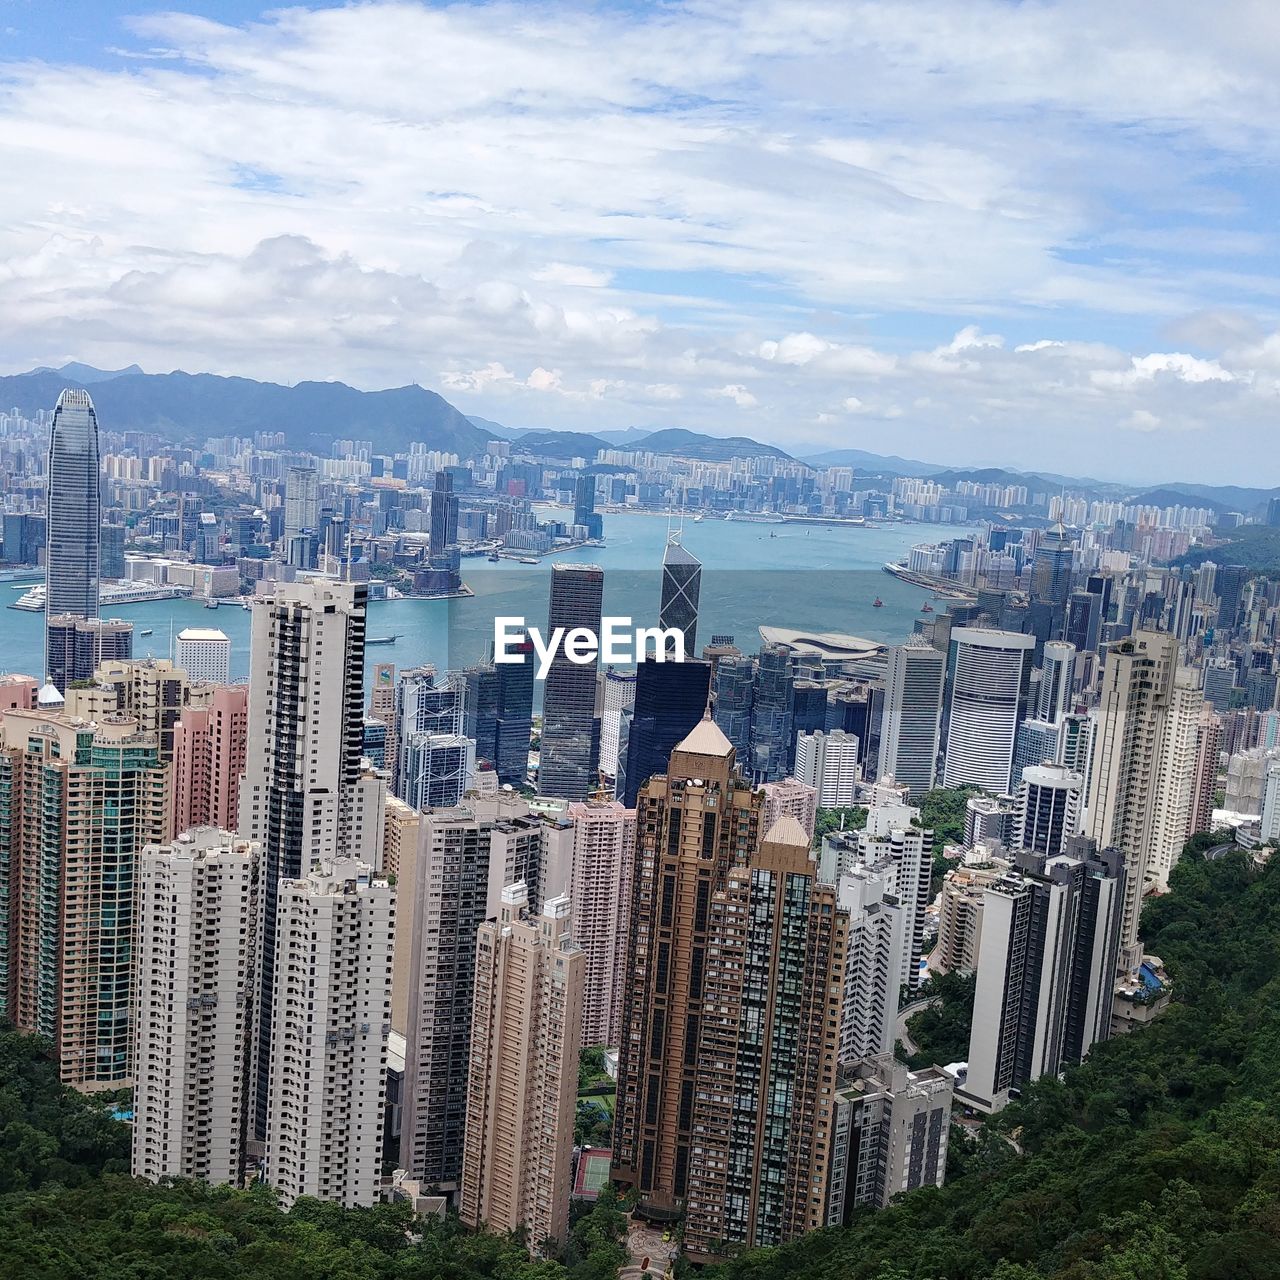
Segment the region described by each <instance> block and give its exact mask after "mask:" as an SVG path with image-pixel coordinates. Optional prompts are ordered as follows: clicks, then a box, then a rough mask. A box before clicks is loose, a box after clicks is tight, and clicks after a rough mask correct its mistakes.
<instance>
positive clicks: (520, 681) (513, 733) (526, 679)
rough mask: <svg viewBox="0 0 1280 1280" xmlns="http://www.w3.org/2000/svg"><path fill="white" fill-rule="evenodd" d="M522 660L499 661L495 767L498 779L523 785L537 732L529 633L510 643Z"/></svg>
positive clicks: (513, 650) (531, 649)
mask: <svg viewBox="0 0 1280 1280" xmlns="http://www.w3.org/2000/svg"><path fill="white" fill-rule="evenodd" d="M507 651H508V652H509V653H519V654H520V655H521V657H522V661H520V662H512V663H500V664H498V725H497V729H496V730H495V738H496V742H497V747H496V750H495V759H494V762H493V767H494V769H495V770H496V771H497V774H498V781H499V782H501V783H504V784H505V785H507V786H512V787H523V786H526V785H527V784H528V781H529V744H530V741H531V739H532V734H533V677H534V669H533V667H534V653H533V642H532V641H531V640H530V639H529V638H528V637H527V636H526V637H525V638H524V639H523V640H521V641H520V642H519V643H518V644H512V645H509V646H508V648H507Z"/></svg>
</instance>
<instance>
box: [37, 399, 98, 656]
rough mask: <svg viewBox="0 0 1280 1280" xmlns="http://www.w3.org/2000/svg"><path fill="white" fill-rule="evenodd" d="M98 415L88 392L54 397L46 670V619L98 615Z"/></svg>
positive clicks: (46, 564) (49, 509)
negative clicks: (55, 402) (55, 403)
mask: <svg viewBox="0 0 1280 1280" xmlns="http://www.w3.org/2000/svg"><path fill="white" fill-rule="evenodd" d="M98 471H99V464H98V415H97V414H96V413H95V412H94V408H93V401H92V400H91V399H90V398H89V393H88V392H87V391H81V390H77V389H72V388H68V389H67V390H66V391H64V392H63V393H62V394H61V395H60V396H59V397H58V403H57V406H56V407H55V408H54V411H53V426H52V428H51V429H50V432H49V465H48V485H49V488H48V507H47V525H46V527H47V535H46V536H47V544H46V547H45V583H46V586H45V618H46V637H45V650H46V662H45V670H46V671H51V670H52V669H53V664H52V663H51V662H50V661H49V660H48V659H49V656H50V655H49V653H48V648H49V636H48V623H49V622H50V621H51V620H53V619H55V618H63V617H68V616H70V617H73V618H96V617H97V616H98V588H99V575H100V567H99V539H100V537H101V532H100V531H101V528H102V511H101V498H100V495H99V475H98Z"/></svg>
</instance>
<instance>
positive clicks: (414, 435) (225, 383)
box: [0, 371, 494, 457]
mask: <svg viewBox="0 0 1280 1280" xmlns="http://www.w3.org/2000/svg"><path fill="white" fill-rule="evenodd" d="M66 386H87V389H89V391H90V394H91V395H92V396H93V402H94V406H95V407H96V409H97V411H98V421H99V422H100V423H101V426H102V429H103V430H104V431H108V432H110V431H159V432H163V433H165V434H167V435H170V436H173V437H174V438H175V439H191V440H196V441H199V440H203V439H205V438H206V437H208V436H211V435H215V436H216V435H251V434H252V433H253V432H255V431H283V432H284V434H285V439H286V440H287V441H288V443H289V445H290V446H291V447H293V448H295V449H309V450H316V451H319V452H328V449H329V446H330V444H331V443H332V442H333V441H334V440H335V439H339V438H344V437H346V438H354V439H357V440H359V439H366V440H372V441H373V442H374V447H375V448H376V449H378V450H381V451H383V452H386V453H395V452H397V451H403V450H405V449H407V448H408V447H409V445H410V444H412V443H413V442H414V441H416V440H420V441H422V442H423V443H424V444H426V445H427V447H428V448H431V449H441V450H444V451H446V452H450V453H457V454H458V455H460V456H461V457H474V456H476V455H478V454H479V453H481V452H483V450H484V447H485V444H486V443H487V442H488V441H489V440H492V439H493V438H494V437H493V434H492V433H491V432H489V431H486V430H485V429H484V428H482V427H477V426H475V425H474V424H473V423H471V422H469V421H468V420H467V418H466V417H465V416H464V415H463V414H461V413H459V412H458V410H457V409H455V408H454V407H453V405H451V404H450V403H449V402H448V401H447V400H445V399H444V398H443V397H442V396H439V395H437V394H436V393H435V392H434V391H428V390H427V389H426V388H425V387H419V386H416V385H414V386H407V387H394V388H392V389H390V390H387V391H359V390H357V389H356V388H355V387H349V386H347V385H346V384H345V383H343V382H300V383H297V384H296V385H295V386H292V387H285V386H281V385H279V384H278V383H274V382H255V381H253V380H252V379H251V378H222V377H218V376H217V375H216V374H211V373H195V374H192V373H161V374H148V373H121V374H119V375H117V376H115V377H111V378H109V379H106V380H99V381H95V382H91V383H88V384H85V383H78V382H77V381H76V380H75V379H73V378H70V377H68V376H67V375H65V374H64V373H62V372H57V373H53V372H47V371H36V372H33V373H25V374H19V375H17V376H16V377H8V378H0V404H3V405H5V406H6V407H8V406H10V405H13V406H16V407H17V408H18V410H19V411H20V412H22V413H24V414H33V413H34V412H35V411H36V410H37V409H51V408H52V407H53V405H54V403H55V402H56V400H57V398H58V393H59V392H60V391H61V390H62V389H63V387H66Z"/></svg>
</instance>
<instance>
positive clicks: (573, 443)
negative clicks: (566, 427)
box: [511, 431, 609, 462]
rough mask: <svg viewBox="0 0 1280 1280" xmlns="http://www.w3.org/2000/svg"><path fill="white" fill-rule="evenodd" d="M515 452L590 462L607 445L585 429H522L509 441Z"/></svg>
mask: <svg viewBox="0 0 1280 1280" xmlns="http://www.w3.org/2000/svg"><path fill="white" fill-rule="evenodd" d="M511 447H512V449H513V450H515V451H516V452H517V453H530V454H533V455H534V456H535V457H539V458H586V460H587V461H588V462H590V461H591V460H592V459H593V458H594V457H595V456H596V454H597V453H599V452H600V450H601V449H607V448H608V447H609V446H608V445H607V444H606V443H605V442H604V441H603V440H601V439H600V437H599V436H593V435H589V434H588V433H587V432H585V431H522V432H521V433H520V434H519V435H517V436H516V437H515V438H514V439H513V440H512V441H511Z"/></svg>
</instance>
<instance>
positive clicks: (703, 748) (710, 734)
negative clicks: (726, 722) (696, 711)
mask: <svg viewBox="0 0 1280 1280" xmlns="http://www.w3.org/2000/svg"><path fill="white" fill-rule="evenodd" d="M676 750H677V751H688V752H691V753H692V754H694V755H698V756H727V755H730V754H732V752H733V743H731V742H730V741H729V739H728V738H726V737H725V736H724V732H723V731H722V730H721V728H720V726H719V725H718V724H716V722H715V721H714V720H712V719H711V717H710V716H704V717H703V718H702V719H701V720H699V721H698V723H697V724H696V725H694V726H693V729H692V730H691V731H690V733H689V734H688V735H687V736H686V737H685V739H684V741H683V742H680V743H678V744H677V745H676Z"/></svg>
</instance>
